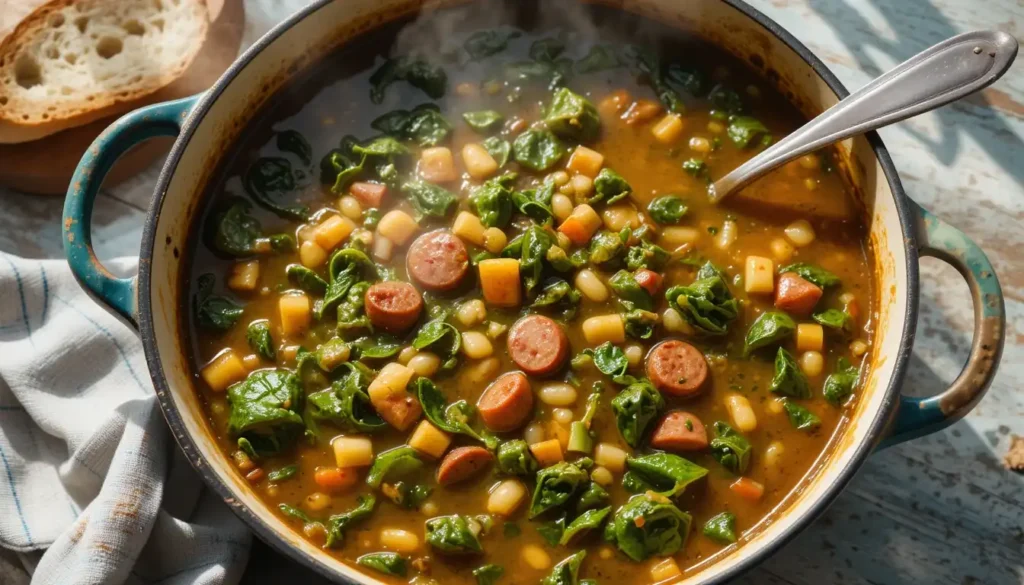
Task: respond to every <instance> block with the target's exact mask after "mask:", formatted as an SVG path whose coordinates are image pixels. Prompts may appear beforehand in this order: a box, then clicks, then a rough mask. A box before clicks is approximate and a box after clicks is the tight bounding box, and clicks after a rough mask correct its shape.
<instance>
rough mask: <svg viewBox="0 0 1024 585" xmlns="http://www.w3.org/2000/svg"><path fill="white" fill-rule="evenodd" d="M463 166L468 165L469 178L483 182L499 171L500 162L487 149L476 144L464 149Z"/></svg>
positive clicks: (466, 146)
mask: <svg viewBox="0 0 1024 585" xmlns="http://www.w3.org/2000/svg"><path fill="white" fill-rule="evenodd" d="M462 164H464V165H466V171H468V172H469V176H471V177H473V178H474V179H476V180H478V181H482V180H484V179H486V178H488V177H490V176H491V175H493V174H494V172H495V171H497V170H498V162H497V161H496V160H494V157H493V156H491V153H489V152H487V149H486V148H484V147H483V146H480V145H479V144H476V143H475V142H473V143H470V144H467V145H465V146H463V147H462Z"/></svg>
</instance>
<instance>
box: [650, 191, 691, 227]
mask: <svg viewBox="0 0 1024 585" xmlns="http://www.w3.org/2000/svg"><path fill="white" fill-rule="evenodd" d="M686 211H687V206H686V203H685V202H683V200H682V199H680V198H679V197H678V196H676V195H662V196H661V197H655V198H654V199H653V200H651V202H650V203H648V204H647V213H648V214H650V216H651V219H653V220H654V221H656V222H658V223H660V224H662V225H676V224H678V223H679V222H681V221H682V220H683V216H684V215H686Z"/></svg>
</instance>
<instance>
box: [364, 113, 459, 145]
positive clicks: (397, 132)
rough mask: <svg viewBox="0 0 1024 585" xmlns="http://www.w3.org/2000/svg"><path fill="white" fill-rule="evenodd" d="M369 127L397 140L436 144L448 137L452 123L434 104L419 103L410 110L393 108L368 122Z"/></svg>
mask: <svg viewBox="0 0 1024 585" xmlns="http://www.w3.org/2000/svg"><path fill="white" fill-rule="evenodd" d="M370 127H371V128H373V129H374V130H377V131H379V132H383V133H384V134H387V135H388V136H392V137H394V138H397V139H399V140H411V141H413V142H415V143H417V144H419V145H420V146H437V145H438V144H439V143H441V142H442V141H444V139H445V138H448V135H449V134H450V133H451V131H452V125H451V123H449V122H448V120H447V119H445V117H444V116H442V115H441V110H440V109H439V108H438V107H437V106H436V105H434V104H420V105H418V106H416V107H415V108H413V109H412V110H394V111H391V112H388V113H386V114H384V115H383V116H380V117H379V118H376V119H375V120H373V121H372V122H370Z"/></svg>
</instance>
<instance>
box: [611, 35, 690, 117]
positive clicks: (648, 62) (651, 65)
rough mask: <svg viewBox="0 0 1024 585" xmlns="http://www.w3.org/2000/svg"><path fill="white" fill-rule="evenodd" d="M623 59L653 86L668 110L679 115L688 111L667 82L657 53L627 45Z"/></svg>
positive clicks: (622, 54)
mask: <svg viewBox="0 0 1024 585" xmlns="http://www.w3.org/2000/svg"><path fill="white" fill-rule="evenodd" d="M621 59H622V60H623V61H624V62H625V63H627V64H629V65H630V66H631V67H632V68H633V70H634V71H636V72H637V73H638V74H640V76H641V77H642V78H643V79H644V80H645V81H646V82H647V84H648V85H650V86H651V89H653V90H654V93H656V94H657V95H658V99H659V100H661V102H662V103H663V104H664V105H665V108H666V109H668V110H669V111H670V112H675V113H677V114H679V113H682V112H683V111H684V110H685V109H686V108H685V107H684V105H683V100H682V98H681V97H680V96H679V94H678V93H677V92H676V91H675V90H674V89H673V88H672V87H671V86H670V85H669V84H668V82H667V81H666V79H665V75H664V73H665V72H664V69H663V67H662V63H661V59H660V58H659V57H658V54H657V53H656V52H655V51H653V50H652V49H650V48H648V47H639V46H637V45H627V46H626V47H625V48H624V49H623V50H622V52H621Z"/></svg>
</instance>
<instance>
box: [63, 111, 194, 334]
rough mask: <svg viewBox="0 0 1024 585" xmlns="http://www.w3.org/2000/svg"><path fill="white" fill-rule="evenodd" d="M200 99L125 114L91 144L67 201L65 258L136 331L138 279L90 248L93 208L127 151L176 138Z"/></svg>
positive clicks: (100, 300) (89, 288)
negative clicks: (116, 270)
mask: <svg viewBox="0 0 1024 585" xmlns="http://www.w3.org/2000/svg"><path fill="white" fill-rule="evenodd" d="M198 99H199V95H194V96H191V97H187V98H183V99H179V100H174V101H170V102H164V103H159V104H153V105H151V106H147V107H144V108H140V109H138V110H135V111H133V112H129V113H128V114H125V115H124V116H122V117H121V118H119V119H118V120H116V121H115V122H114V123H113V124H111V125H110V126H109V127H107V129H106V130H104V131H103V132H102V133H100V135H99V136H97V137H96V140H94V141H93V143H92V144H91V145H90V146H89V148H88V150H86V151H85V154H84V155H82V160H81V161H79V163H78V168H76V169H75V174H74V175H73V176H72V177H71V184H70V185H69V186H68V194H67V198H66V199H65V200H64V221H63V232H64V234H63V235H64V255H65V256H67V259H68V264H69V265H70V266H71V272H72V273H74V275H75V278H76V279H78V283H79V284H81V285H82V288H84V289H85V291H86V292H87V293H89V295H90V296H91V297H93V299H94V300H96V301H97V302H98V303H100V304H101V305H103V306H105V307H106V308H107V309H108V310H110V311H111V312H112V313H114V314H115V315H117V316H118V317H120V318H122V319H124V320H125V321H127V322H128V323H129V324H130V325H131V326H132V327H135V328H138V321H137V319H136V317H137V310H138V305H137V299H136V291H135V285H136V278H137V277H135V276H133V277H131V278H117V277H116V276H114V275H113V274H111V273H110V271H108V270H107V269H106V268H104V267H103V265H102V264H101V263H100V261H99V259H98V258H97V257H96V254H95V253H94V252H93V249H92V231H91V225H92V208H93V203H94V202H95V201H96V195H97V194H98V193H99V191H100V186H101V185H102V184H103V179H104V177H105V176H106V174H107V172H108V171H110V168H111V167H112V166H113V165H114V162H115V161H116V160H117V159H118V158H119V157H120V156H121V155H122V154H124V153H125V152H126V151H127V150H128V149H129V148H131V147H133V146H135V145H136V144H138V143H140V142H142V141H144V140H146V139H148V138H154V137H157V136H177V135H178V134H179V133H180V132H181V126H182V124H183V123H184V121H185V119H186V118H187V117H188V115H189V112H190V111H191V110H192V106H194V105H195V103H196V101H198Z"/></svg>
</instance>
